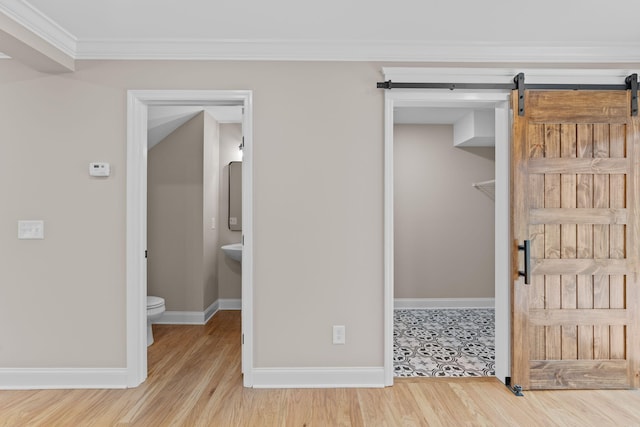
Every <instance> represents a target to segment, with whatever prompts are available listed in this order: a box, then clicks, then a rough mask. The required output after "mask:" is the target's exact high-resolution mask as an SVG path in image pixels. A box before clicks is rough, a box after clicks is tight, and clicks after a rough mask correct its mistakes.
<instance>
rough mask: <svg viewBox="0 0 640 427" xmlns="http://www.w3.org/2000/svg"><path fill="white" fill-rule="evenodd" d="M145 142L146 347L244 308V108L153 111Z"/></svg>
mask: <svg viewBox="0 0 640 427" xmlns="http://www.w3.org/2000/svg"><path fill="white" fill-rule="evenodd" d="M147 135H148V160H147V165H148V166H147V295H148V297H147V345H148V346H149V345H151V344H153V342H154V336H153V328H152V326H151V325H152V324H185V325H186V324H189V325H204V324H206V323H207V322H208V321H209V319H210V318H211V317H212V316H213V315H214V314H215V313H216V312H217V311H218V310H240V308H241V290H242V289H241V285H242V276H241V256H242V245H241V239H242V197H241V195H242V191H241V190H242V108H241V107H239V106H206V107H204V106H152V107H150V108H149V111H148V131H147Z"/></svg>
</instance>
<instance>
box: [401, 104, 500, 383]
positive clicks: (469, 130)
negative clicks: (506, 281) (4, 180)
mask: <svg viewBox="0 0 640 427" xmlns="http://www.w3.org/2000/svg"><path fill="white" fill-rule="evenodd" d="M493 113H494V111H493V108H487V109H467V108H465V109H461V108H435V109H432V108H397V109H396V111H395V118H394V121H395V122H396V123H395V124H394V375H395V376H396V377H486V376H494V375H495V368H494V365H495V358H494V356H495V347H494V341H495V337H494V333H495V331H494V329H495V320H494V319H495V313H494V307H495V298H494V296H495V295H494V294H495V277H494V276H495V251H494V240H495V232H494V224H495V212H494V211H495V194H494V193H495V192H494V191H493V185H490V184H489V183H487V181H490V182H491V183H494V182H495V181H494V177H495V141H494V139H493V138H492V135H493V133H494V131H493V128H494V122H495V120H494V116H493ZM478 182H485V183H484V184H482V185H479V188H481V189H483V190H485V191H480V190H479V189H478V186H474V184H476V183H478Z"/></svg>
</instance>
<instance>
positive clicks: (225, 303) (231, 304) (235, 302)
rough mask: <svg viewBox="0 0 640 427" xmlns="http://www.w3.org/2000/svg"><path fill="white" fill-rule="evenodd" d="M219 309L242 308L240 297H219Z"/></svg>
mask: <svg viewBox="0 0 640 427" xmlns="http://www.w3.org/2000/svg"><path fill="white" fill-rule="evenodd" d="M218 301H220V310H242V300H241V299H240V298H221V299H219V300H218Z"/></svg>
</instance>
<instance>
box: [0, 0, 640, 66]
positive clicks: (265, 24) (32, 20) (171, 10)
mask: <svg viewBox="0 0 640 427" xmlns="http://www.w3.org/2000/svg"><path fill="white" fill-rule="evenodd" d="M638 12H640V3H639V2H638V0H562V1H557V0H536V1H534V2H528V3H525V2H514V1H513V0H485V1H478V0H447V1H443V0H440V1H437V0H395V1H393V2H389V1H381V0H322V1H313V2H310V1H300V0H270V1H261V0H218V1H211V0H181V1H176V0H109V1H105V0H0V13H4V14H5V15H6V16H8V17H10V18H11V19H13V20H14V21H15V22H17V23H19V24H20V25H23V26H24V27H25V28H28V29H29V30H31V31H33V32H35V33H36V34H37V35H39V36H40V37H41V38H43V39H44V40H46V41H48V42H50V43H52V44H53V45H54V46H56V47H58V48H59V49H60V50H61V51H63V52H65V53H67V54H68V55H69V56H70V57H72V58H73V59H100V58H117V59H126V58H157V59H302V60H304V59H311V60H313V59H316V60H322V59H324V60H326V59H337V60H350V59H352V60H385V61H411V60H416V61H449V62H455V61H467V62H483V61H484V62H488V61H504V62H516V61H530V62H573V63H576V62H582V63H584V62H594V63H601V62H625V61H626V62H633V61H640V25H638V16H640V13H638ZM0 29H2V28H0Z"/></svg>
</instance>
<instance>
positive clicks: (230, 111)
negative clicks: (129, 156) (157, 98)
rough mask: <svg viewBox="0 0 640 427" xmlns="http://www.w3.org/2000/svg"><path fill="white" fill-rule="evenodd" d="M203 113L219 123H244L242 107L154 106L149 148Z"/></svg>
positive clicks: (148, 140) (150, 125)
mask: <svg viewBox="0 0 640 427" xmlns="http://www.w3.org/2000/svg"><path fill="white" fill-rule="evenodd" d="M201 111H206V112H207V113H209V114H211V115H212V116H213V118H215V119H216V120H217V121H218V122H219V123H242V107H231V106H229V107H210V106H209V107H200V106H178V105H172V106H152V107H149V111H148V113H147V148H148V149H151V148H152V147H153V146H154V145H156V144H157V143H159V142H160V141H162V140H163V139H165V138H166V137H167V136H169V134H170V133H171V132H173V131H174V130H176V129H178V128H179V127H180V126H182V125H183V124H184V123H186V122H188V121H189V120H191V119H192V118H193V117H195V116H196V115H197V114H198V113H199V112H201Z"/></svg>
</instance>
